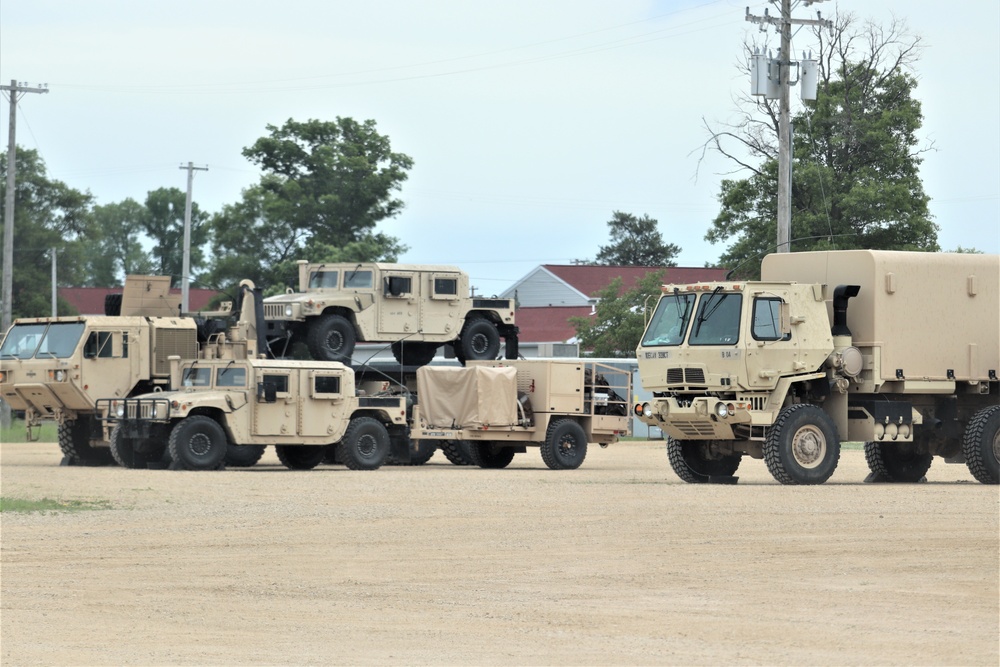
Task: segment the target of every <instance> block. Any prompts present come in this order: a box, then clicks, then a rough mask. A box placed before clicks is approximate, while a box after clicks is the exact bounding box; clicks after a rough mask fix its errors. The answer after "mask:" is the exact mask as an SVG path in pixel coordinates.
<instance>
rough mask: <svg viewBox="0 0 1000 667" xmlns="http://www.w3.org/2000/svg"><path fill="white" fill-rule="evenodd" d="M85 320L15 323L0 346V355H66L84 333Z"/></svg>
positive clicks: (61, 357) (55, 356) (18, 356)
mask: <svg viewBox="0 0 1000 667" xmlns="http://www.w3.org/2000/svg"><path fill="white" fill-rule="evenodd" d="M83 329H84V323H83V322H52V323H50V324H47V323H44V322H40V323H37V324H15V325H14V326H13V327H11V329H10V332H8V334H7V337H6V338H5V339H4V341H3V346H2V347H0V358H4V359H11V358H13V359H30V358H31V357H37V358H40V359H41V358H45V359H65V358H66V357H69V356H71V355H72V354H73V351H74V350H75V349H76V344H77V343H78V342H80V336H82V335H83Z"/></svg>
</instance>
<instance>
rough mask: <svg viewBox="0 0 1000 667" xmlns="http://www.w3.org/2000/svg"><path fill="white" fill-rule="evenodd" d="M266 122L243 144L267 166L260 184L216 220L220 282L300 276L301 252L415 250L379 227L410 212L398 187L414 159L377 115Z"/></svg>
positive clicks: (283, 280) (342, 254) (383, 257)
mask: <svg viewBox="0 0 1000 667" xmlns="http://www.w3.org/2000/svg"><path fill="white" fill-rule="evenodd" d="M267 129H268V132H269V135H268V136H266V137H262V138H260V139H258V140H257V141H256V142H255V143H254V144H253V145H251V146H249V147H247V148H245V149H244V151H243V155H244V156H245V157H246V158H247V159H248V160H250V161H251V162H252V163H254V164H256V165H258V166H259V167H261V168H262V169H263V170H264V174H263V176H262V177H261V179H260V182H259V183H258V184H257V185H254V186H252V187H250V188H247V189H246V190H245V191H244V192H243V199H242V201H240V202H238V203H236V204H233V205H230V206H226V207H225V208H224V209H223V210H222V212H220V213H219V214H217V215H216V216H214V218H213V219H212V223H211V226H212V230H213V237H214V240H213V246H212V249H213V254H214V256H215V264H214V267H213V270H212V272H211V277H210V281H211V282H213V284H216V285H220V286H222V285H234V284H236V282H237V281H239V280H240V279H242V278H251V279H253V280H254V281H255V282H257V284H258V285H261V286H264V287H268V288H270V289H271V290H273V289H274V288H275V286H278V285H295V284H296V279H295V275H296V272H295V268H294V261H295V260H297V259H308V260H310V261H333V260H332V258H337V259H338V260H339V261H369V260H380V261H395V259H396V258H397V257H398V255H399V254H400V253H402V252H404V251H405V250H406V248H405V246H402V245H400V243H399V241H398V239H395V238H393V237H391V236H387V235H385V234H382V233H377V232H376V231H375V227H376V225H377V224H378V222H380V221H381V220H385V219H386V218H390V217H393V216H395V215H397V214H398V213H399V212H400V211H401V210H402V208H403V202H402V201H401V200H399V199H397V198H395V197H394V196H393V193H394V192H395V191H397V190H399V189H400V186H401V184H402V182H403V181H405V180H406V178H407V170H408V169H410V168H411V167H412V166H413V160H412V159H411V158H410V157H408V156H406V155H404V154H402V153H395V152H393V151H392V150H391V146H390V143H389V139H388V137H385V136H383V135H380V134H379V133H378V132H377V131H376V128H375V122H374V121H372V120H367V121H365V122H363V123H358V122H357V121H355V120H353V119H351V118H341V117H338V118H337V119H336V120H335V121H319V120H309V121H306V122H304V123H303V122H296V121H294V120H288V121H287V122H286V123H285V124H284V125H283V126H282V127H280V128H279V127H275V126H273V125H268V126H267Z"/></svg>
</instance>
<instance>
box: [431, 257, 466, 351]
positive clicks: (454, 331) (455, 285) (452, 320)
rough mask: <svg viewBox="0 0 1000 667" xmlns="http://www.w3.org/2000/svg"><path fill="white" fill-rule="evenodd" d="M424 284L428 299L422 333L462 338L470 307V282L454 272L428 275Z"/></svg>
mask: <svg viewBox="0 0 1000 667" xmlns="http://www.w3.org/2000/svg"><path fill="white" fill-rule="evenodd" d="M422 281H423V282H424V286H423V289H424V295H425V298H424V304H423V309H424V312H423V319H422V320H421V322H420V325H421V329H423V331H424V333H429V334H451V335H453V336H458V334H459V332H461V330H462V325H463V324H464V323H465V309H466V308H468V303H469V298H468V294H469V285H468V279H467V278H465V276H464V275H463V274H461V273H454V272H452V273H425V274H423V277H422ZM463 305H464V306H465V307H464V308H463Z"/></svg>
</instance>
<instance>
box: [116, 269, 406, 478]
mask: <svg viewBox="0 0 1000 667" xmlns="http://www.w3.org/2000/svg"><path fill="white" fill-rule="evenodd" d="M241 289H243V291H244V292H243V293H244V297H243V306H242V309H241V310H242V314H241V318H240V322H239V324H238V325H237V327H234V329H233V330H232V332H231V333H230V335H229V337H228V338H227V336H226V334H221V333H220V334H216V335H214V336H213V337H212V339H211V340H210V341H209V342H208V343H207V344H204V345H203V346H202V351H201V357H200V358H195V357H189V358H187V359H182V358H181V357H180V356H177V355H173V356H171V357H170V359H169V361H170V379H169V386H168V387H167V390H165V391H156V390H154V391H153V392H150V393H146V394H140V395H135V396H132V397H127V398H126V397H120V398H119V397H108V398H102V399H99V400H98V401H97V406H98V410H99V412H100V414H101V415H102V419H103V420H104V421H105V422H106V424H107V426H106V429H107V430H108V431H110V436H109V440H110V447H111V450H112V452H113V453H114V458H115V460H117V461H118V462H119V463H120V464H121V465H123V466H124V467H128V468H141V467H146V466H147V465H149V464H150V463H155V462H158V461H160V460H162V459H163V458H164V455H165V454H166V455H167V458H168V459H169V460H170V462H171V463H170V467H171V468H174V469H185V470H215V469H219V468H222V467H224V465H225V461H226V457H227V450H230V449H237V450H239V449H249V450H251V451H252V452H255V453H256V452H259V451H262V449H261V448H263V447H264V446H267V445H274V446H275V450H276V452H277V455H278V458H279V460H280V461H281V462H282V463H283V464H284V465H285V466H286V467H288V468H290V469H294V470H308V469H311V468H314V467H316V466H317V465H319V464H320V463H321V462H322V461H323V460H324V458H326V456H327V454H328V451H327V448H328V446H329V445H334V444H336V445H337V448H338V453H339V457H340V460H341V461H342V462H343V463H344V464H345V465H347V466H348V467H349V468H352V469H355V470H373V469H375V468H378V467H379V466H381V465H382V463H383V462H384V461H385V459H386V457H387V456H388V455H389V454H390V449H391V447H392V446H393V444H394V443H402V442H403V441H404V438H402V437H400V436H401V435H403V434H405V431H406V411H407V410H406V398H405V397H404V396H399V395H394V396H366V395H358V393H357V392H356V391H355V382H354V371H353V370H352V369H351V368H350V367H348V366H345V365H344V364H342V363H340V362H330V361H300V360H282V359H266V358H263V357H264V354H263V350H264V347H265V344H264V342H263V340H262V338H261V336H260V335H259V334H260V333H262V332H259V331H257V330H256V325H255V323H256V322H257V321H259V320H258V319H257V312H256V310H255V308H254V306H252V305H250V303H249V302H251V301H252V300H253V299H252V298H251V296H255V295H253V284H252V283H251V282H250V281H243V283H241ZM398 455H399V456H400V457H406V456H408V452H400V453H399V454H398ZM257 458H259V455H257Z"/></svg>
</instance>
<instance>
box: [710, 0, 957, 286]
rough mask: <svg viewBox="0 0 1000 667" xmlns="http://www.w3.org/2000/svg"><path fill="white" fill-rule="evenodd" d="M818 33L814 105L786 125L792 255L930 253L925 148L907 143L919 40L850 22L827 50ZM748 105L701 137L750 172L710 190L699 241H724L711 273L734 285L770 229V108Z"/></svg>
mask: <svg viewBox="0 0 1000 667" xmlns="http://www.w3.org/2000/svg"><path fill="white" fill-rule="evenodd" d="M824 34H825V33H822V32H817V33H816V37H817V39H818V40H819V41H820V55H819V87H818V92H817V99H816V100H815V101H814V102H806V103H805V104H806V107H807V108H806V111H804V112H802V113H799V114H797V115H795V116H794V118H793V125H794V128H795V138H794V159H793V167H792V173H793V182H792V192H791V197H792V222H791V239H792V250H793V251H804V250H822V249H833V248H841V249H845V248H875V249H885V250H928V251H933V250H938V249H939V248H938V243H937V229H938V228H937V225H935V224H934V222H933V221H932V219H931V215H930V213H929V211H928V208H927V202H928V200H929V198H928V197H927V195H926V194H924V190H923V184H922V182H921V180H920V175H919V172H918V170H919V166H920V163H921V161H922V158H921V154H922V153H923V152H924V151H925V150H927V149H926V148H921V147H920V146H919V145H918V144H919V141H918V138H917V131H918V130H919V129H920V126H921V123H922V120H923V116H922V112H921V106H920V102H919V101H918V100H917V99H915V98H914V97H913V91H914V89H915V88H916V85H917V80H916V78H915V77H914V75H913V65H914V63H915V62H916V60H917V58H918V56H919V50H920V39H919V37H912V36H910V35H908V34H907V33H906V31H905V26H902V25H900V24H897V23H893V24H892V25H890V26H889V28H888V29H882V28H881V27H879V26H876V25H872V24H867V25H864V26H862V27H859V26H857V22H856V20H855V19H854V17H853V16H850V15H848V16H843V17H838V18H837V20H836V22H835V27H834V30H833V33H832V37H831V38H830V40H829V41H826V40H825V38H824ZM753 104H755V105H756V113H747V115H746V116H745V120H744V121H743V122H742V123H741V124H739V125H737V126H736V127H735V128H733V131H732V132H712V138H711V139H710V140H709V144H710V145H712V146H713V147H714V148H715V149H717V150H718V151H719V152H721V153H722V154H723V155H725V156H726V157H728V158H730V159H731V160H733V161H734V162H736V163H737V164H738V165H739V166H740V167H741V168H743V169H746V170H747V171H749V172H750V175H749V176H748V177H746V178H743V179H739V180H735V179H727V180H723V181H722V184H721V189H720V194H719V202H720V204H721V208H722V210H721V211H720V213H719V214H718V216H717V217H716V218H715V220H714V221H713V223H712V227H711V229H710V230H709V231H708V233H707V234H706V235H705V238H706V240H708V241H711V242H712V243H721V242H727V243H729V246H728V247H727V249H726V250H725V252H724V253H723V254H722V256H721V257H720V259H719V264H721V265H724V266H730V267H736V268H737V272H736V274H737V275H741V276H746V277H754V276H757V275H759V269H760V261H759V259H760V257H762V256H763V255H764V254H766V253H767V252H770V251H772V250H773V248H774V237H775V230H776V220H777V208H776V205H777V204H776V193H777V177H778V166H777V127H778V112H777V105H776V103H775V101H772V100H763V99H761V100H757V101H756V102H754V103H753ZM710 131H711V129H710ZM727 139H728V140H736V141H737V143H738V145H739V146H741V148H742V150H743V152H745V153H748V154H749V156H750V158H749V159H746V158H743V157H741V156H739V155H738V154H737V153H736V152H735V151H731V150H730V149H729V148H728V147H727V146H725V145H724V144H725V142H726V140H727ZM755 160H760V162H759V163H757V164H754V161H755Z"/></svg>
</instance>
